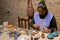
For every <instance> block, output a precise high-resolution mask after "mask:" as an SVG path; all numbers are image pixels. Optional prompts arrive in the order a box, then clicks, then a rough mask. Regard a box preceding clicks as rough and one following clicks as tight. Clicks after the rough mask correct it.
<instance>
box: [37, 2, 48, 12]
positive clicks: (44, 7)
mask: <svg viewBox="0 0 60 40" xmlns="http://www.w3.org/2000/svg"><path fill="white" fill-rule="evenodd" d="M38 8H42V9H44V10H46V13H48V9H47V6H46V4H45V1H40V2H39V3H38V7H37V9H38Z"/></svg>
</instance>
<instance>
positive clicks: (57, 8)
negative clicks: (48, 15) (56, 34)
mask: <svg viewBox="0 0 60 40" xmlns="http://www.w3.org/2000/svg"><path fill="white" fill-rule="evenodd" d="M32 2H33V7H34V12H36V11H37V4H38V2H40V0H32ZM45 2H46V5H47V7H48V10H49V11H50V12H52V13H53V14H54V16H55V18H56V21H57V25H58V30H59V29H60V27H59V26H60V0H45ZM26 9H27V0H0V16H1V17H2V18H3V21H8V22H9V23H12V24H14V25H17V26H18V22H17V18H18V16H20V17H24V18H27V11H26Z"/></svg>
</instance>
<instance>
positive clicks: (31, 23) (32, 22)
mask: <svg viewBox="0 0 60 40" xmlns="http://www.w3.org/2000/svg"><path fill="white" fill-rule="evenodd" d="M33 24H35V22H34V18H32V20H31V22H30V24H29V25H30V26H31V27H32V28H33Z"/></svg>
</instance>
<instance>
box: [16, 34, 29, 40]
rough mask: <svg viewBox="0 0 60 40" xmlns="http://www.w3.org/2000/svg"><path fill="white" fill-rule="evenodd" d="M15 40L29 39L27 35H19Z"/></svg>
mask: <svg viewBox="0 0 60 40" xmlns="http://www.w3.org/2000/svg"><path fill="white" fill-rule="evenodd" d="M17 40H29V37H28V36H27V35H20V36H19V37H18V38H17Z"/></svg>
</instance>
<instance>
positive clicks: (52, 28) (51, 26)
mask: <svg viewBox="0 0 60 40" xmlns="http://www.w3.org/2000/svg"><path fill="white" fill-rule="evenodd" d="M49 29H51V30H52V32H53V31H54V29H56V30H57V23H56V19H55V17H54V16H53V18H52V20H51V22H50V26H49Z"/></svg>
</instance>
